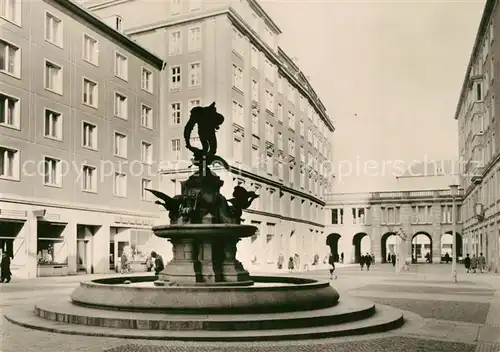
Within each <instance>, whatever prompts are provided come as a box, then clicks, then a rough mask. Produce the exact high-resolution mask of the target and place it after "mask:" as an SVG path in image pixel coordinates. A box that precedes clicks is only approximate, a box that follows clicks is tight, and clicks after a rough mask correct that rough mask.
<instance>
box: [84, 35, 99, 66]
mask: <svg viewBox="0 0 500 352" xmlns="http://www.w3.org/2000/svg"><path fill="white" fill-rule="evenodd" d="M83 59H84V60H85V61H88V62H90V63H91V64H94V65H98V63H99V43H98V42H97V40H95V39H94V38H92V37H91V36H89V35H88V34H84V35H83Z"/></svg>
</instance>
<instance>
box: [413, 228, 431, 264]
mask: <svg viewBox="0 0 500 352" xmlns="http://www.w3.org/2000/svg"><path fill="white" fill-rule="evenodd" d="M411 258H412V262H413V263H432V236H431V235H430V234H428V233H427V232H417V233H416V234H414V235H413V237H412V238H411Z"/></svg>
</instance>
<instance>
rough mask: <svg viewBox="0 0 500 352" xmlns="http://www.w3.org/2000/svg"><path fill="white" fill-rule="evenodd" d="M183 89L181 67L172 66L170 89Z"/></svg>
mask: <svg viewBox="0 0 500 352" xmlns="http://www.w3.org/2000/svg"><path fill="white" fill-rule="evenodd" d="M180 89H181V67H180V66H172V67H171V68H170V91H171V92H172V91H176V90H180Z"/></svg>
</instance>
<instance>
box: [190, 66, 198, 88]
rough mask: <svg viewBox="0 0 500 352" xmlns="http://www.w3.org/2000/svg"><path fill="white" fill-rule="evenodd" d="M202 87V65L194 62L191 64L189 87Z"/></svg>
mask: <svg viewBox="0 0 500 352" xmlns="http://www.w3.org/2000/svg"><path fill="white" fill-rule="evenodd" d="M200 85H201V64H200V63H199V62H194V63H192V64H189V87H198V86H200Z"/></svg>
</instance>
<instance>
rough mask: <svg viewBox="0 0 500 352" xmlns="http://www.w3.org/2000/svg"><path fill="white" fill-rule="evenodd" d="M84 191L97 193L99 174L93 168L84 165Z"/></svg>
mask: <svg viewBox="0 0 500 352" xmlns="http://www.w3.org/2000/svg"><path fill="white" fill-rule="evenodd" d="M82 191H85V192H96V191H97V172H96V168H95V167H93V166H89V165H83V167H82Z"/></svg>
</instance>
